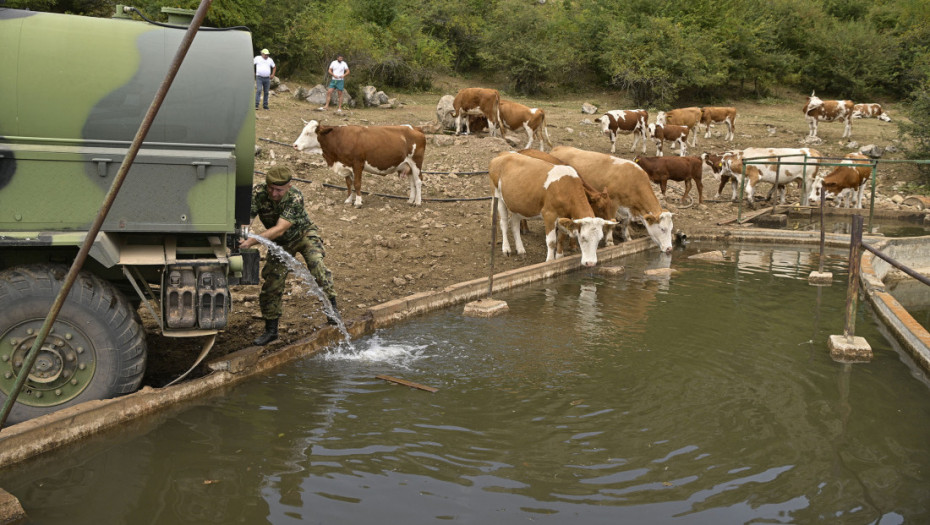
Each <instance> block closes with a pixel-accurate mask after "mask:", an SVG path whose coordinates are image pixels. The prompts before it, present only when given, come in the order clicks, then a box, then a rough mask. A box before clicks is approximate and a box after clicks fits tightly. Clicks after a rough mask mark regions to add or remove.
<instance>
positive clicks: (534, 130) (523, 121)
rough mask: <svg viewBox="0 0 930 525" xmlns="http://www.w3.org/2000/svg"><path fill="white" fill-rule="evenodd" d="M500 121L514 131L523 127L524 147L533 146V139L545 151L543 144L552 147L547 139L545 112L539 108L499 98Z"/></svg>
mask: <svg viewBox="0 0 930 525" xmlns="http://www.w3.org/2000/svg"><path fill="white" fill-rule="evenodd" d="M500 115H501V122H502V123H503V124H504V127H505V128H507V129H509V130H511V131H516V130H518V129H523V130H525V131H526V138H527V140H528V142H527V143H526V148H524V149H529V148H531V147H532V146H533V139H534V138H535V139H536V140H538V141H539V149H540V150H541V151H545V146H549V149H552V142H551V141H550V140H549V131H548V130H547V129H546V112H544V111H543V110H541V109H539V108H530V107H528V106H524V105H523V104H518V103H516V102H511V101H509V100H501V103H500Z"/></svg>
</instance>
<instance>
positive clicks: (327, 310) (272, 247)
mask: <svg viewBox="0 0 930 525" xmlns="http://www.w3.org/2000/svg"><path fill="white" fill-rule="evenodd" d="M249 238H250V239H255V240H256V241H258V242H260V243H262V244H263V245H265V247H266V248H268V251H269V252H270V253H271V254H273V255H274V256H276V257H278V258H280V259H281V260H282V261H284V264H285V265H287V268H288V269H289V270H290V271H292V272H294V274H295V275H297V277H300V278H301V280H303V281H304V282H305V283H306V284H307V286H308V287H309V288H310V292H311V293H312V294H313V295H315V296H317V298H318V299H319V300H320V303H321V304H322V306H323V313H324V314H326V317H329V318H330V319H333V320H335V321H336V326H337V327H338V328H339V331H340V332H342V335H343V336H344V337H345V342H346V343H347V344H348V345H349V346H350V347H351V346H352V343H351V339H352V337H351V336H350V335H349V331H348V330H346V325H345V323H343V322H342V316H340V315H339V312H337V311H336V309H335V308H333V305H332V304H330V302H329V297H326V294H324V293H323V290H320V286H319V285H318V284H316V279H314V278H313V274H311V273H310V270H308V269H307V267H306V266H305V265H303V264H301V263H300V261H298V260H297V259H296V258H294V256H293V255H291V254H289V253H287V252H286V251H285V250H284V248H282V247H281V246H279V245H278V244H277V243H275V242H274V241H270V240H268V239H266V238H264V237H262V236H261V235H256V234H254V233H250V234H249Z"/></svg>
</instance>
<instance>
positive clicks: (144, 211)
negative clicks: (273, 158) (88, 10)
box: [0, 9, 255, 232]
mask: <svg viewBox="0 0 930 525" xmlns="http://www.w3.org/2000/svg"><path fill="white" fill-rule="evenodd" d="M183 35H184V31H183V30H181V29H168V28H160V27H157V26H153V25H149V24H146V23H140V22H133V21H127V20H111V19H94V18H87V17H75V16H70V15H54V14H47V13H30V12H25V11H16V10H9V9H0V47H4V48H6V49H13V50H14V52H11V53H2V54H0V70H3V71H16V72H17V74H16V75H3V76H2V77H0V92H3V93H5V94H7V95H9V94H12V95H11V96H4V100H5V101H4V100H0V155H4V160H2V161H0V232H2V231H10V230H13V231H15V230H36V229H38V230H46V229H47V230H57V231H61V230H72V229H77V230H80V229H86V228H87V227H88V226H89V224H90V221H91V220H92V219H93V217H94V215H95V214H96V212H97V209H98V208H99V205H100V202H101V201H102V199H103V195H104V194H105V192H106V191H107V189H108V188H109V187H110V184H111V183H112V180H113V177H114V176H115V175H116V173H117V170H118V168H119V165H120V163H121V162H122V160H123V156H124V154H125V150H126V148H127V147H128V145H129V142H130V141H131V140H132V138H133V137H134V135H135V133H136V131H137V129H138V127H139V123H140V122H141V121H142V118H143V116H144V115H145V112H146V111H147V110H148V107H149V105H150V103H151V101H152V99H153V97H154V95H155V92H156V91H157V89H158V87H159V86H160V84H161V82H162V81H163V79H164V76H165V74H166V72H167V68H168V67H169V65H170V62H171V60H172V59H173V57H174V54H175V52H176V50H177V47H178V44H179V43H180V41H181V39H182V37H183ZM7 45H9V46H10V47H6V46H7ZM17 50H18V51H17ZM62 55H64V56H62ZM250 59H251V39H250V36H249V35H248V33H244V32H239V31H223V32H200V33H198V35H197V37H196V38H195V39H194V44H193V45H192V47H191V49H190V51H189V53H188V55H187V57H186V58H185V61H184V64H183V65H182V67H181V69H180V70H179V72H178V75H177V77H176V79H175V82H174V84H173V85H172V88H171V90H170V91H169V93H168V96H167V98H166V100H165V102H164V104H163V105H162V107H161V109H160V111H159V115H158V117H157V118H156V119H155V122H154V123H153V126H152V128H151V130H150V131H149V134H148V136H147V138H146V144H145V146H144V147H143V149H142V150H141V151H140V152H139V156H138V157H137V159H136V162H135V163H134V166H133V168H132V170H130V173H129V176H128V177H127V179H126V182H125V183H124V185H123V188H122V189H121V191H120V195H119V197H118V198H117V200H116V202H115V203H114V206H113V209H112V210H111V213H110V215H109V216H108V219H107V221H106V223H105V224H104V230H105V231H126V232H130V231H150V232H197V231H211V232H213V231H215V232H231V231H233V229H234V228H235V224H236V220H235V218H236V209H237V208H241V209H240V210H239V213H238V216H239V217H240V220H241V218H242V217H245V220H246V221H247V220H248V215H247V214H248V202H245V203H244V204H242V203H240V204H239V205H238V206H236V205H235V204H234V203H235V202H236V194H237V186H240V188H239V189H238V193H243V194H246V193H247V191H248V189H249V188H251V183H252V173H253V161H252V159H253V148H254V143H255V132H254V118H255V117H254V113H253V111H252V99H251V97H252V96H253V91H252V90H253V85H252V84H253V78H252V76H253V72H252V66H251V60H250ZM50 64H54V67H49V66H50ZM4 152H5V153H4ZM11 154H14V155H15V158H11ZM104 161H108V162H104Z"/></svg>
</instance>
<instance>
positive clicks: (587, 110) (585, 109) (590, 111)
mask: <svg viewBox="0 0 930 525" xmlns="http://www.w3.org/2000/svg"><path fill="white" fill-rule="evenodd" d="M581 112H582V113H584V114H585V115H594V114H595V113H597V106H594V105H591V104H588V103H587V102H585V103H584V104H582V105H581Z"/></svg>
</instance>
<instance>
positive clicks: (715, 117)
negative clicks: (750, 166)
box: [701, 107, 736, 141]
mask: <svg viewBox="0 0 930 525" xmlns="http://www.w3.org/2000/svg"><path fill="white" fill-rule="evenodd" d="M714 122H723V123H724V124H726V125H727V135H726V136H725V137H724V138H723V140H728V141H729V140H733V130H734V129H736V108H729V107H706V108H701V124H703V125H704V138H705V139H709V138H710V125H711V124H712V123H714Z"/></svg>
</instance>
